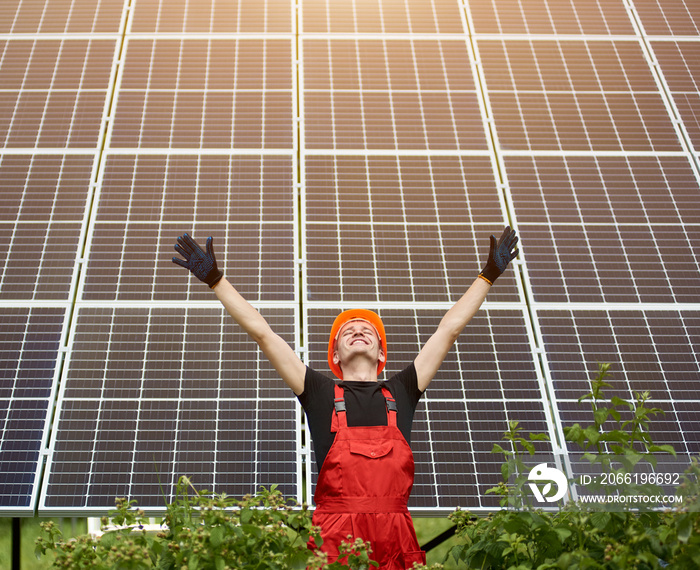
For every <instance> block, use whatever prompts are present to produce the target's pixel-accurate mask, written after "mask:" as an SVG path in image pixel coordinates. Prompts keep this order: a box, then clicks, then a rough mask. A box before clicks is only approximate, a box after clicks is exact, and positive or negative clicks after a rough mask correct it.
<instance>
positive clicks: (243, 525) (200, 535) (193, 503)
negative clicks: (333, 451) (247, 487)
mask: <svg viewBox="0 0 700 570" xmlns="http://www.w3.org/2000/svg"><path fill="white" fill-rule="evenodd" d="M110 516H111V520H110V519H109V518H107V517H105V518H104V519H103V520H102V524H103V530H104V531H105V532H104V533H103V534H102V536H101V537H99V538H95V537H93V536H90V535H85V536H80V537H78V538H77V539H73V540H68V541H65V540H63V539H62V536H61V531H60V529H59V528H58V527H57V526H56V525H55V524H53V523H51V522H48V523H42V529H43V536H41V537H39V538H38V539H37V542H36V552H37V554H39V555H41V554H45V553H47V552H49V551H52V552H54V553H55V561H54V567H57V568H70V569H73V568H94V569H98V570H102V569H104V570H107V569H120V570H121V569H124V570H141V569H146V568H158V569H159V570H194V569H198V570H199V569H201V570H225V569H235V570H252V569H279V570H282V569H284V570H287V569H295V568H296V569H304V568H310V569H321V568H328V569H330V570H341V569H348V568H349V569H353V570H369V568H371V567H374V566H376V563H375V562H373V561H372V560H371V559H370V553H371V546H370V544H369V543H368V542H364V541H362V540H361V539H356V540H354V541H352V540H349V541H348V542H347V543H343V544H342V545H341V548H340V550H341V557H340V561H336V562H333V563H331V564H328V562H327V558H326V556H325V554H324V553H322V552H320V551H316V550H311V549H309V548H308V547H307V544H308V543H309V541H311V542H312V543H313V544H316V545H317V546H320V545H321V543H322V540H321V537H320V532H319V529H318V528H316V527H314V526H312V524H311V512H310V511H309V509H308V508H307V507H306V505H302V506H299V505H298V504H297V503H296V502H295V501H293V500H289V499H285V498H284V497H283V496H282V494H281V493H280V491H279V490H277V489H276V488H275V487H272V488H271V489H265V488H261V489H260V491H259V492H258V493H257V494H256V495H255V496H251V495H248V496H245V497H243V499H241V500H238V499H234V498H232V497H228V496H226V495H213V494H211V493H209V492H207V491H198V490H197V489H196V488H195V487H194V486H193V485H192V483H191V482H190V480H189V479H188V478H187V477H181V478H180V480H179V482H178V485H177V492H176V498H175V500H174V501H173V502H172V503H171V504H169V505H167V511H166V514H165V518H164V521H163V522H164V524H165V527H164V529H163V531H161V532H159V533H158V534H155V535H154V534H152V533H148V532H146V530H145V528H144V524H145V523H146V522H147V521H146V518H145V516H144V513H143V511H140V510H138V509H136V508H135V501H133V500H132V501H129V500H127V499H117V500H116V510H115V511H113V512H111V513H110ZM108 524H109V525H111V526H108ZM114 527H116V528H114ZM439 567H440V566H439V565H435V566H433V567H432V568H434V569H435V570H437V568H439ZM422 568H425V567H422Z"/></svg>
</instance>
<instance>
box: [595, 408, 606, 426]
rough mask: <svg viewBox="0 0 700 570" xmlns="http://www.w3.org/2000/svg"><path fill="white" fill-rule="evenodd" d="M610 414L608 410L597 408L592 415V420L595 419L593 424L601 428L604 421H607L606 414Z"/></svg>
mask: <svg viewBox="0 0 700 570" xmlns="http://www.w3.org/2000/svg"><path fill="white" fill-rule="evenodd" d="M609 413H610V410H608V408H598V409H597V410H596V411H595V413H594V414H593V418H594V419H595V423H596V424H598V425H600V426H602V425H603V424H604V423H605V420H607V419H608V414H609Z"/></svg>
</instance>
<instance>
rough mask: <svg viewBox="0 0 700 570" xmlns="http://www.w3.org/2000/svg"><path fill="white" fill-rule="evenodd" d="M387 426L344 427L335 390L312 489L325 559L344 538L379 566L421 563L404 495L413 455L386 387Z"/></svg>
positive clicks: (340, 397)
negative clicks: (329, 437) (358, 542)
mask: <svg viewBox="0 0 700 570" xmlns="http://www.w3.org/2000/svg"><path fill="white" fill-rule="evenodd" d="M382 393H383V394H384V398H385V399H386V401H387V424H388V425H386V426H371V427H365V426H358V427H354V426H353V427H348V422H347V417H346V414H345V401H344V397H343V388H342V387H340V386H338V385H337V384H336V386H335V410H334V412H333V423H332V425H331V431H332V432H335V433H336V436H335V440H334V442H333V445H332V446H331V448H330V451H329V452H328V455H327V456H326V459H325V461H324V462H323V467H322V468H321V473H320V474H319V477H318V483H317V485H316V493H315V495H314V500H315V501H316V511H315V512H314V516H313V523H314V524H315V525H317V526H320V527H321V537H322V538H323V546H322V547H321V550H322V551H324V552H327V553H328V561H329V563H330V562H334V561H335V560H336V558H337V557H338V546H339V545H340V542H341V541H342V540H346V541H347V540H348V538H347V537H348V535H352V537H353V539H354V538H362V539H363V540H367V541H369V542H370V543H371V548H372V554H371V558H372V559H373V560H376V561H377V562H379V568H382V569H390V570H394V569H396V570H405V569H406V568H412V567H413V563H414V562H420V563H423V564H425V553H424V552H423V551H422V550H421V549H420V546H419V545H418V540H417V539H416V533H415V530H414V529H413V521H412V520H411V515H410V514H409V512H408V507H407V506H406V505H407V503H408V497H409V495H410V494H411V488H412V487H413V472H414V467H413V453H412V452H411V448H410V447H409V446H408V443H407V442H406V439H405V438H404V436H403V434H402V433H401V431H400V430H399V428H398V427H396V402H395V401H394V398H393V397H392V396H391V393H390V392H389V390H387V389H386V388H382Z"/></svg>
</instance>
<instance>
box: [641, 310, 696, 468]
mask: <svg viewBox="0 0 700 570" xmlns="http://www.w3.org/2000/svg"><path fill="white" fill-rule="evenodd" d="M642 316H643V317H644V324H645V325H646V327H647V331H649V336H650V337H651V338H652V340H653V336H651V327H650V326H649V320H648V318H647V314H646V312H643V313H642ZM678 316H679V318H680V320H681V322H682V323H683V330H684V331H685V333H686V338H688V336H687V335H688V331H687V329H686V327H685V322H684V321H683V315H681V314H680V313H679V314H678ZM652 345H653V347H654V356H655V357H656V363H657V365H658V367H659V370H663V369H664V366H663V360H662V359H661V356H660V355H659V350H658V347H657V344H656V342H652ZM696 362H697V357H696ZM663 385H664V387H665V389H666V392H667V393H668V395H669V396H670V398H669V399H670V405H671V410H672V413H673V416H674V419H676V421H678V411H677V410H676V400H675V398H673V392H672V390H671V389H670V388H669V385H668V379H667V378H666V375H663ZM699 396H700V394H699ZM678 423H679V425H680V422H678ZM643 429H644V428H642V430H643ZM678 432H679V433H680V437H681V442H682V445H683V447H684V448H685V449H684V450H683V451H684V452H685V453H687V454H688V455H690V449H689V447H688V441H687V440H686V437H685V432H684V431H683V430H682V429H680V430H678Z"/></svg>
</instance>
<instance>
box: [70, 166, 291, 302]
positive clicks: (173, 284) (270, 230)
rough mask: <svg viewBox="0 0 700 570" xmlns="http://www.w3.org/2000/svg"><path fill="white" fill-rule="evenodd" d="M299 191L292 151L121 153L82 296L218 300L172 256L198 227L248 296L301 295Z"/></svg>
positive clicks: (102, 203) (106, 189) (106, 190)
mask: <svg viewBox="0 0 700 570" xmlns="http://www.w3.org/2000/svg"><path fill="white" fill-rule="evenodd" d="M293 196H294V195H293V164H292V158H291V157H290V156H270V155H265V156H262V155H245V156H241V155H234V156H222V155H215V156H210V155H196V154H192V155H190V154H187V155H162V154H159V155H150V154H149V155H111V156H110V157H109V158H108V160H107V163H106V166H105V169H104V175H103V178H102V184H101V189H100V196H99V204H98V208H97V212H96V217H95V222H94V224H93V232H92V235H91V238H90V248H89V256H88V257H89V261H88V264H87V274H86V278H85V283H84V289H83V294H82V298H83V300H85V301H106V300H118V301H178V300H179V301H184V300H187V299H192V300H209V301H211V300H212V298H213V295H212V292H211V291H209V290H208V289H207V288H206V287H201V286H200V285H201V283H200V282H199V281H197V280H196V279H194V278H190V277H189V274H188V273H187V272H184V270H183V269H182V268H180V267H178V266H176V265H174V264H173V263H171V262H170V260H171V258H172V257H173V256H176V255H177V253H176V252H175V250H174V249H173V244H174V243H175V242H176V239H177V237H178V236H179V235H182V234H183V233H185V232H188V233H190V235H192V236H193V237H194V238H195V239H196V240H198V242H199V243H200V245H201V246H202V247H204V245H205V241H206V237H207V236H209V235H211V236H212V237H213V238H214V252H215V255H216V258H217V262H218V263H219V264H220V266H221V267H222V268H225V270H226V272H227V275H228V276H229V277H230V278H231V280H232V282H233V283H235V284H236V286H237V287H238V289H239V291H240V292H241V294H243V295H244V296H245V297H246V298H247V299H248V300H250V301H261V300H265V301H272V300H274V301H294V299H295V293H294V269H295V268H294V247H295V246H294V240H295V232H294V212H293V208H294V201H293Z"/></svg>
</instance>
